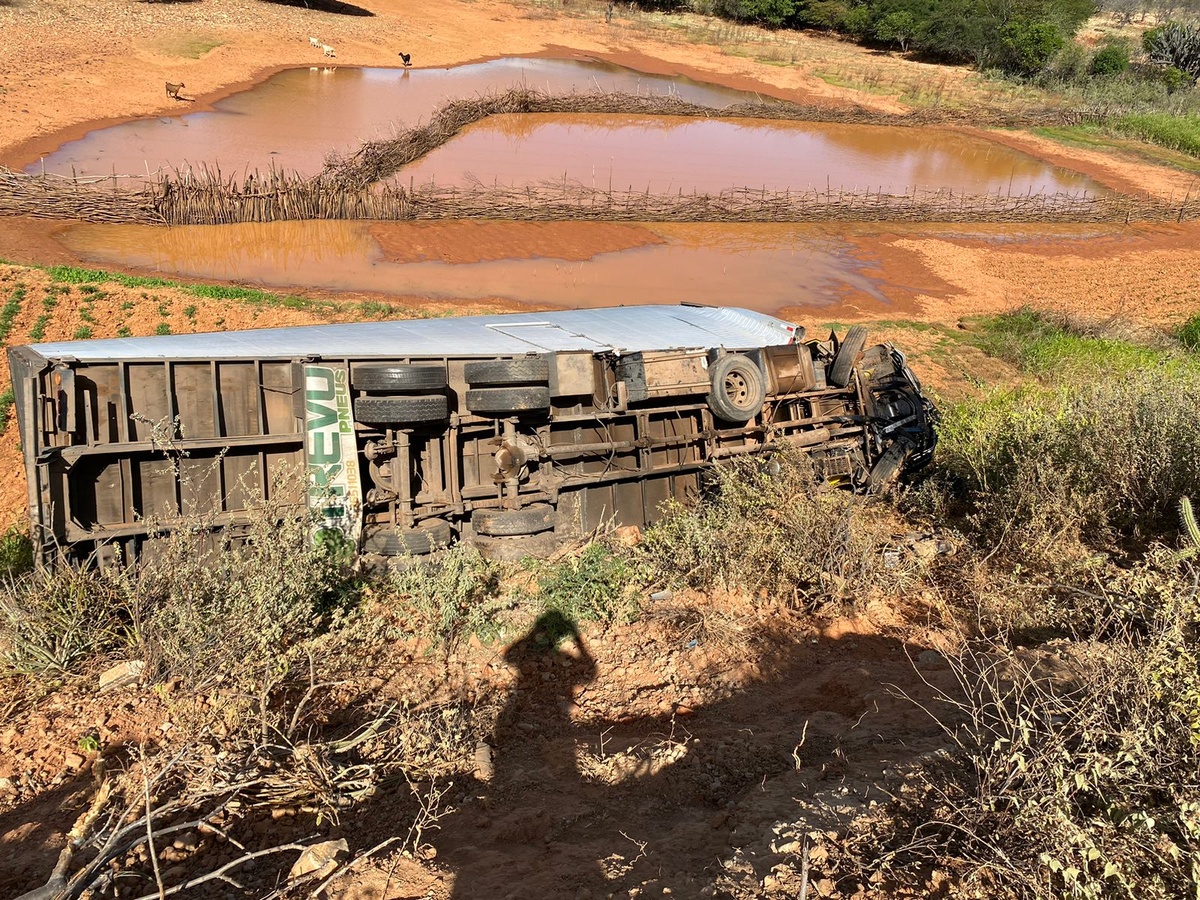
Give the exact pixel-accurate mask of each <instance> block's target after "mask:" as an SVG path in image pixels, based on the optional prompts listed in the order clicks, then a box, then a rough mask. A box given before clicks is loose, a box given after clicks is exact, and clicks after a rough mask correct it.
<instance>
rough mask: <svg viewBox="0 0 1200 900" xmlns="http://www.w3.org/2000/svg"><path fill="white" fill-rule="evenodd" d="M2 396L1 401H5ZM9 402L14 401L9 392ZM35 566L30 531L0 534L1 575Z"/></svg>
mask: <svg viewBox="0 0 1200 900" xmlns="http://www.w3.org/2000/svg"><path fill="white" fill-rule="evenodd" d="M3 399H4V398H3V397H0V402H2V401H3ZM9 402H10V403H11V402H12V397H11V392H9ZM32 568H33V542H32V541H31V540H30V539H29V532H27V531H22V530H21V529H19V528H17V527H15V526H14V527H11V528H9V529H8V531H6V532H4V534H3V535H0V576H12V575H19V574H21V573H22V572H25V571H28V570H29V569H32Z"/></svg>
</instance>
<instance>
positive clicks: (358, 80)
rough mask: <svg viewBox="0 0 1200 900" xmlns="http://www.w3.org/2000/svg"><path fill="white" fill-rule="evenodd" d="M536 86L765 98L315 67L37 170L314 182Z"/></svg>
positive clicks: (713, 98) (93, 143) (532, 64)
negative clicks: (376, 148)
mask: <svg viewBox="0 0 1200 900" xmlns="http://www.w3.org/2000/svg"><path fill="white" fill-rule="evenodd" d="M517 85H526V86H528V87H532V88H539V89H542V90H546V91H550V92H553V93H567V92H570V91H578V92H581V93H583V92H591V91H624V92H628V93H635V94H637V93H640V94H651V95H663V94H672V95H675V96H678V97H680V98H681V99H683V100H687V101H690V102H692V103H700V104H704V105H707V106H714V107H722V106H728V105H730V104H732V103H741V102H745V101H748V100H754V99H757V95H756V94H749V93H746V92H743V91H736V90H732V89H730V88H724V87H720V86H717V85H709V84H701V83H699V82H696V81H692V80H690V79H688V78H684V77H682V76H663V75H648V74H646V73H643V72H636V71H634V70H633V69H626V68H623V67H621V66H616V65H611V64H609V63H602V62H592V61H579V60H565V59H523V58H514V59H498V60H493V61H491V62H485V63H476V64H472V65H466V66H455V67H453V68H447V69H374V68H339V67H337V66H323V67H322V66H314V67H312V68H308V69H290V70H288V71H285V72H281V73H279V74H277V75H274V76H272V77H271V78H268V79H267V80H266V81H264V82H263V83H262V84H260V85H256V86H255V87H253V88H250V89H248V90H245V91H241V92H239V93H237V94H234V95H233V96H231V97H228V98H226V99H225V100H222V101H220V102H218V103H217V104H216V105H215V107H214V109H213V110H212V111H211V112H196V113H187V114H184V115H180V116H159V117H156V118H149V119H139V120H137V121H134V122H126V123H124V124H121V125H115V126H112V127H109V128H101V129H97V130H96V131H93V132H91V133H90V134H88V135H86V136H85V137H83V138H81V139H80V140H78V141H72V142H70V143H68V144H65V145H63V146H62V147H60V148H59V149H58V150H57V151H55V152H54V153H52V154H49V155H47V156H46V157H44V159H43V160H41V161H38V162H35V163H32V164H31V165H29V166H27V167H26V171H27V172H40V171H42V168H43V163H44V165H45V170H46V171H47V172H54V173H58V174H64V175H70V174H71V173H72V172H74V173H75V174H78V175H92V176H95V175H110V174H112V173H114V172H115V173H116V174H118V175H135V176H136V175H144V174H146V173H147V172H153V171H156V170H158V169H160V168H161V169H166V170H171V169H174V168H180V169H186V168H188V167H189V166H190V167H195V168H199V167H200V166H201V165H202V164H208V165H209V166H212V165H219V166H220V167H221V170H222V171H223V172H226V173H231V172H238V171H241V170H243V169H245V168H250V169H255V168H257V169H262V170H266V169H268V168H270V167H271V166H272V165H275V166H276V167H278V168H285V169H295V170H297V171H300V172H303V173H306V174H313V173H316V172H317V171H319V170H320V168H321V165H322V163H323V162H324V160H325V157H326V154H327V153H329V151H331V150H333V151H341V150H348V149H351V148H354V147H357V146H358V145H359V144H360V143H361V142H362V141H364V140H371V139H377V138H387V137H391V136H392V135H393V134H394V133H395V132H396V131H397V130H400V129H402V128H404V127H408V126H410V125H415V124H417V122H418V121H420V120H422V119H428V117H429V114H430V113H431V112H433V110H435V109H437V108H438V107H439V106H441V105H442V104H444V103H445V102H446V101H448V100H456V99H461V98H464V97H472V96H476V95H479V94H486V93H487V92H489V91H500V90H504V89H507V88H509V87H513V86H517Z"/></svg>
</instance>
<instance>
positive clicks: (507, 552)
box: [474, 532, 563, 562]
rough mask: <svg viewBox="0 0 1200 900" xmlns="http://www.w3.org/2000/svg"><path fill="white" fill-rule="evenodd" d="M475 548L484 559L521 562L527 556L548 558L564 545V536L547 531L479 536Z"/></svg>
mask: <svg viewBox="0 0 1200 900" xmlns="http://www.w3.org/2000/svg"><path fill="white" fill-rule="evenodd" d="M474 545H475V549H477V550H478V551H479V555H480V556H482V557H483V558H484V559H490V560H492V561H493V562H520V561H521V560H523V559H525V558H527V557H530V556H532V557H534V558H535V559H546V558H547V557H549V556H550V555H551V554H553V553H554V551H555V550H557V549H559V548H560V547H561V546H562V545H563V540H562V538H560V537H558V536H557V535H555V534H553V533H551V532H546V533H544V534H527V535H522V536H521V537H479V538H476V539H475V544H474Z"/></svg>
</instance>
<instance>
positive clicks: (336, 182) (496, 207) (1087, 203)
mask: <svg viewBox="0 0 1200 900" xmlns="http://www.w3.org/2000/svg"><path fill="white" fill-rule="evenodd" d="M509 113H618V114H639V115H655V116H663V115H671V116H690V117H705V118H755V119H775V120H790V121H810V122H836V123H848V124H867V125H907V126H919V125H924V126H929V125H948V124H973V125H979V124H988V125H1006V124H1018V123H1013V122H1008V121H1007V120H1002V119H997V118H993V119H990V120H988V121H987V122H982V123H981V121H980V119H979V117H978V116H969V115H967V114H965V113H962V112H958V111H951V110H936V109H935V110H922V111H920V112H917V113H912V114H909V115H904V116H897V115H891V114H887V113H880V112H877V111H874V110H868V109H864V108H861V107H845V108H838V107H835V108H826V107H810V106H800V105H797V104H792V103H784V102H767V103H753V104H737V105H734V106H728V107H724V108H722V109H714V108H712V107H706V106H700V105H697V104H694V103H688V102H686V101H683V100H680V99H679V98H677V97H673V96H648V97H647V96H638V95H632V94H620V93H594V94H566V95H552V94H547V93H544V92H541V91H536V90H529V89H526V88H515V89H512V90H508V91H504V92H503V93H499V94H491V95H487V96H482V97H477V98H473V99H469V100H456V101H452V102H450V103H448V104H446V105H445V106H443V107H441V108H440V109H439V110H438V111H437V112H436V113H435V114H434V115H433V116H432V117H431V119H430V121H429V122H428V123H427V124H424V125H419V126H416V127H414V128H410V129H408V130H406V131H404V132H402V133H400V134H399V135H397V136H396V137H395V138H393V139H391V140H387V141H368V142H366V143H364V144H362V145H361V146H360V147H359V148H358V149H357V150H356V151H354V152H353V153H351V154H348V155H345V156H340V157H332V158H331V159H330V160H329V161H328V162H327V163H326V164H325V166H324V168H323V169H322V171H321V172H319V173H318V174H317V175H315V176H304V175H301V174H298V173H295V172H287V171H281V170H278V169H274V168H272V169H271V170H270V171H268V172H266V173H262V172H258V171H255V172H249V173H245V174H242V175H240V176H238V175H225V174H223V173H222V172H221V170H220V168H218V167H209V166H202V167H200V169H199V170H195V169H188V170H186V171H177V172H173V173H162V172H160V173H154V174H151V175H149V176H148V177H141V178H137V177H129V176H126V177H123V176H117V175H115V174H114V175H113V176H111V177H106V178H88V179H78V178H64V177H60V176H52V175H24V174H21V173H16V172H12V171H8V170H0V215H25V216H36V217H41V218H57V219H82V220H84V221H89V222H104V223H118V222H119V223H131V224H168V225H216V224H234V223H241V222H276V221H284V220H297V219H380V220H415V219H470V218H484V219H511V220H522V221H552V220H561V219H575V220H591V221H617V222H624V221H630V222H635V221H641V222H830V221H845V222H851V221H863V222H884V221H896V222H949V223H958V222H995V223H1022V222H1024V223H1037V222H1130V221H1152V222H1163V221H1184V220H1189V219H1195V218H1200V196H1192V195H1190V194H1189V195H1187V196H1185V197H1183V198H1181V199H1178V200H1174V201H1168V202H1164V201H1161V200H1157V199H1154V198H1151V197H1148V196H1147V197H1131V196H1125V195H1116V194H1113V195H1104V196H1096V195H1091V194H1086V193H1059V194H1021V195H1012V194H1001V193H996V194H984V195H972V194H967V193H963V192H954V191H949V190H937V191H919V190H911V191H908V192H906V193H903V194H889V193H884V192H882V191H872V190H851V191H846V190H819V189H814V190H810V191H791V190H788V191H771V190H765V189H763V190H728V191H722V192H720V193H717V194H710V193H699V192H696V193H687V194H685V193H682V192H678V193H674V194H651V193H648V192H638V191H613V190H601V189H596V188H591V187H586V186H583V185H580V184H578V183H571V182H562V183H546V184H540V185H535V186H529V187H523V188H509V187H499V186H491V187H489V186H484V185H474V186H468V187H465V188H456V187H442V186H434V185H430V186H423V187H417V188H412V187H409V188H405V187H403V186H400V185H398V184H395V183H393V182H389V181H387V180H386V179H388V178H390V177H391V176H393V175H395V174H396V173H397V172H398V171H399V170H400V169H402V168H403V167H404V166H406V165H408V164H410V163H412V162H414V161H416V160H418V159H420V158H421V157H422V156H424V155H426V154H427V153H429V152H431V151H433V150H435V149H437V148H438V147H440V146H442V145H443V144H445V143H446V142H447V141H449V140H450V139H451V138H453V137H454V136H455V135H457V134H458V133H459V132H461V131H462V130H463V129H464V128H466V127H467V126H469V125H471V124H474V123H475V122H479V121H481V120H483V119H485V118H487V117H489V116H493V115H500V114H509ZM1105 115H1106V113H1105V112H1104V111H1103V110H1096V111H1082V112H1081V111H1074V112H1071V113H1070V114H1069V115H1065V114H1062V113H1059V112H1056V111H1052V110H1051V111H1043V112H1040V113H1036V114H1030V115H1026V116H1023V117H1022V120H1021V122H1020V123H1019V124H1021V125H1024V126H1026V127H1028V126H1029V125H1030V124H1037V123H1049V122H1051V121H1053V122H1055V123H1059V124H1061V123H1063V122H1065V121H1067V120H1068V118H1069V119H1070V121H1071V122H1072V123H1078V122H1083V121H1092V120H1100V119H1102V118H1103V117H1104V116H1105Z"/></svg>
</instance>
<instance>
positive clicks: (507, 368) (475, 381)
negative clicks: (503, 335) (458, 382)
mask: <svg viewBox="0 0 1200 900" xmlns="http://www.w3.org/2000/svg"><path fill="white" fill-rule="evenodd" d="M463 374H464V375H465V376H466V379H467V384H469V385H471V386H472V387H492V386H497V385H508V384H548V383H549V381H550V361H549V360H547V359H546V357H544V356H524V357H521V358H520V359H500V360H482V361H479V362H469V363H467V364H466V365H465V366H464V367H463Z"/></svg>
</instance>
